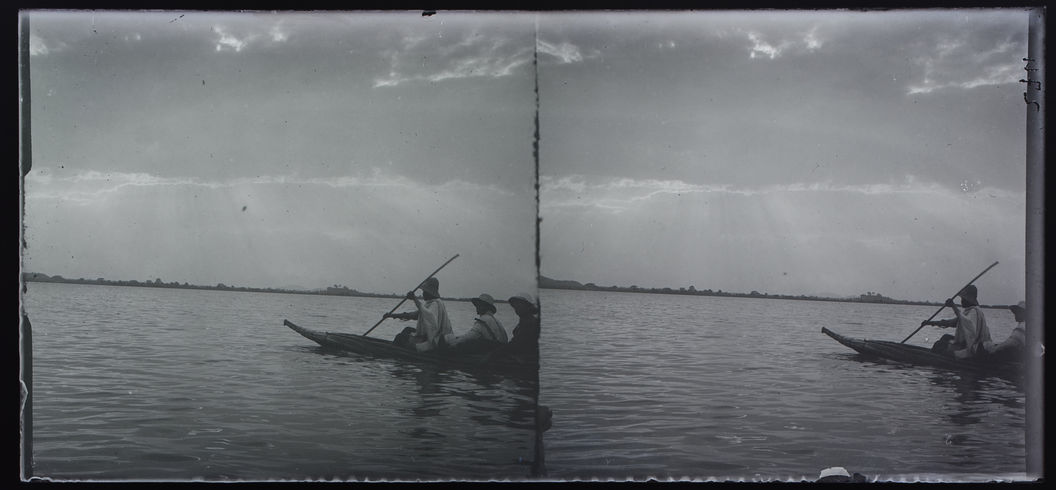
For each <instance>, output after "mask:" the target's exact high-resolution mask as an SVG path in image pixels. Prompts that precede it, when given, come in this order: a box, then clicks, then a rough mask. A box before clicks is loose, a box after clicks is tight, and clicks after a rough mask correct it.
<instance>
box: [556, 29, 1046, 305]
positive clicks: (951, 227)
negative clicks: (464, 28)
mask: <svg viewBox="0 0 1056 490" xmlns="http://www.w3.org/2000/svg"><path fill="white" fill-rule="evenodd" d="M1026 38H1027V15H1026V13H1025V11H1023V10H1014V9H1008V10H947V11H890V12H837V11H827V12H826V11H803V12H791V11H756V12H732V11H727V12H695V13H686V12H681V13H643V12H635V13H606V14H601V13H591V14H582V13H581V14H550V15H547V16H543V17H542V18H540V21H539V43H540V45H541V46H542V45H545V46H547V47H548V49H550V50H552V51H555V52H560V53H563V58H561V59H555V58H540V64H539V84H540V88H539V90H540V164H539V165H540V186H541V191H540V216H541V218H542V220H543V221H542V224H541V240H542V245H541V249H540V254H541V273H542V275H544V276H547V277H551V278H555V279H563V280H577V281H580V282H584V283H586V282H593V283H596V284H598V285H602V286H610V285H620V286H630V285H637V286H640V287H673V288H678V287H689V286H694V287H695V288H696V289H712V290H723V291H733V292H749V291H759V292H761V293H767V294H793V295H800V294H807V295H823V296H841V297H842V296H856V295H859V294H864V293H867V292H874V293H880V294H883V295H885V296H889V297H893V298H896V299H908V300H929V301H942V300H943V299H945V298H947V297H949V296H951V295H953V294H954V293H955V292H957V291H958V290H959V289H960V288H961V287H962V286H964V285H965V284H966V283H967V282H968V281H969V280H971V279H972V278H973V277H975V276H976V275H977V274H978V273H980V272H982V271H983V269H985V268H986V267H987V266H989V265H990V264H992V263H993V262H995V261H998V262H1000V263H999V265H998V266H997V267H995V268H994V269H992V270H990V271H989V272H988V273H987V274H986V275H984V276H983V277H982V278H980V279H979V280H978V281H977V282H976V285H977V286H978V287H979V291H980V294H979V296H980V298H979V299H980V301H981V302H982V303H983V304H1014V303H1016V302H1017V301H1019V300H1021V299H1023V298H1024V297H1025V286H1024V282H1025V255H1026V254H1025V204H1026V194H1025V188H1026V186H1025V178H1026V177H1025V176H1026V165H1025V135H1026V132H1025V122H1026V117H1025V115H1026V105H1025V104H1024V102H1023V96H1022V93H1023V92H1024V90H1025V88H1024V85H1023V84H1021V83H1019V82H1018V80H1020V79H1021V78H1024V75H1025V72H1024V71H1023V66H1024V62H1023V61H1022V59H1023V58H1025V57H1026V54H1027V46H1026Z"/></svg>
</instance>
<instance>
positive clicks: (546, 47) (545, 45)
mask: <svg viewBox="0 0 1056 490" xmlns="http://www.w3.org/2000/svg"><path fill="white" fill-rule="evenodd" d="M669 43H670V44H671V46H669V47H674V46H673V45H674V42H673V41H669ZM536 47H537V49H538V50H539V54H542V55H547V56H551V57H554V58H556V59H557V61H558V63H561V64H568V63H579V62H581V61H583V60H584V59H585V58H588V57H596V56H597V55H598V52H596V51H595V52H593V53H592V54H590V55H589V56H587V55H584V54H583V51H582V50H581V49H580V48H579V47H578V46H576V45H574V44H572V43H568V42H563V43H561V44H553V43H549V42H546V41H544V40H542V39H540V40H538V41H537V42H536Z"/></svg>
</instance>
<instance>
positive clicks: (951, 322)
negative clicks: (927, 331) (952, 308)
mask: <svg viewBox="0 0 1056 490" xmlns="http://www.w3.org/2000/svg"><path fill="white" fill-rule="evenodd" d="M924 325H931V326H933V327H942V328H953V327H956V326H957V319H956V318H948V319H945V320H935V321H931V322H924Z"/></svg>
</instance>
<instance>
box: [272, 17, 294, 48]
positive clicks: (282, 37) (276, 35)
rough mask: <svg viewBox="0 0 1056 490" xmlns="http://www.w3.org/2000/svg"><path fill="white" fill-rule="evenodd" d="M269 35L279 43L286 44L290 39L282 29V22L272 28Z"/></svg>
mask: <svg viewBox="0 0 1056 490" xmlns="http://www.w3.org/2000/svg"><path fill="white" fill-rule="evenodd" d="M269 34H270V35H271V40H272V41H274V42H277V43H281V42H285V41H286V40H288V39H289V38H290V34H289V33H288V32H286V31H285V30H284V29H283V28H282V23H281V22H279V23H276V24H275V25H273V26H271V31H269Z"/></svg>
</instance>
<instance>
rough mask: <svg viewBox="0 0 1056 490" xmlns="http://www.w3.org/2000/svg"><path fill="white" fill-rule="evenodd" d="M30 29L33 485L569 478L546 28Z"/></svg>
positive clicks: (340, 16)
mask: <svg viewBox="0 0 1056 490" xmlns="http://www.w3.org/2000/svg"><path fill="white" fill-rule="evenodd" d="M20 24H21V25H20V44H21V50H20V57H19V67H20V68H19V69H20V90H21V99H22V105H21V110H20V118H21V121H22V127H21V129H22V143H21V149H22V152H21V156H22V169H23V177H22V181H21V191H22V196H21V198H22V209H21V219H22V224H21V228H20V234H21V239H22V240H21V241H22V244H21V275H22V284H21V285H20V302H21V308H22V318H23V324H22V326H21V330H20V341H21V348H20V353H21V359H22V363H21V381H22V384H23V388H24V389H23V404H22V413H21V425H20V428H21V431H22V436H23V444H22V449H23V458H22V465H23V467H22V478H23V480H38V479H39V480H51V481H148V480H149V481H321V480H326V481H330V480H339V481H362V480H369V481H449V480H463V481H494V480H529V479H534V478H537V477H539V476H540V475H542V474H543V472H544V469H543V459H544V458H543V457H542V447H541V435H540V432H539V426H540V425H541V424H538V423H537V420H538V419H539V417H538V416H537V413H538V412H539V410H538V409H537V403H536V402H537V399H538V393H539V384H538V366H539V352H538V345H537V340H538V336H539V304H538V292H537V277H538V261H537V253H536V243H537V234H538V228H537V226H538V225H537V216H538V198H537V185H536V175H537V170H536V169H537V161H536V153H535V149H536V148H537V144H538V141H537V136H536V135H537V134H538V128H537V118H536V111H537V96H536V94H537V89H536V73H535V17H534V15H527V14H525V15H520V14H510V13H504V14H501V15H500V14H495V15H490V14H472V15H471V14H457V13H454V14H453V13H442V14H439V15H437V14H432V13H431V12H425V13H423V12H399V13H397V12H386V13H307V12H304V13H220V12H160V11H153V12H117V11H110V12H107V11H92V12H88V11H24V12H22V13H21V16H20Z"/></svg>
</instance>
